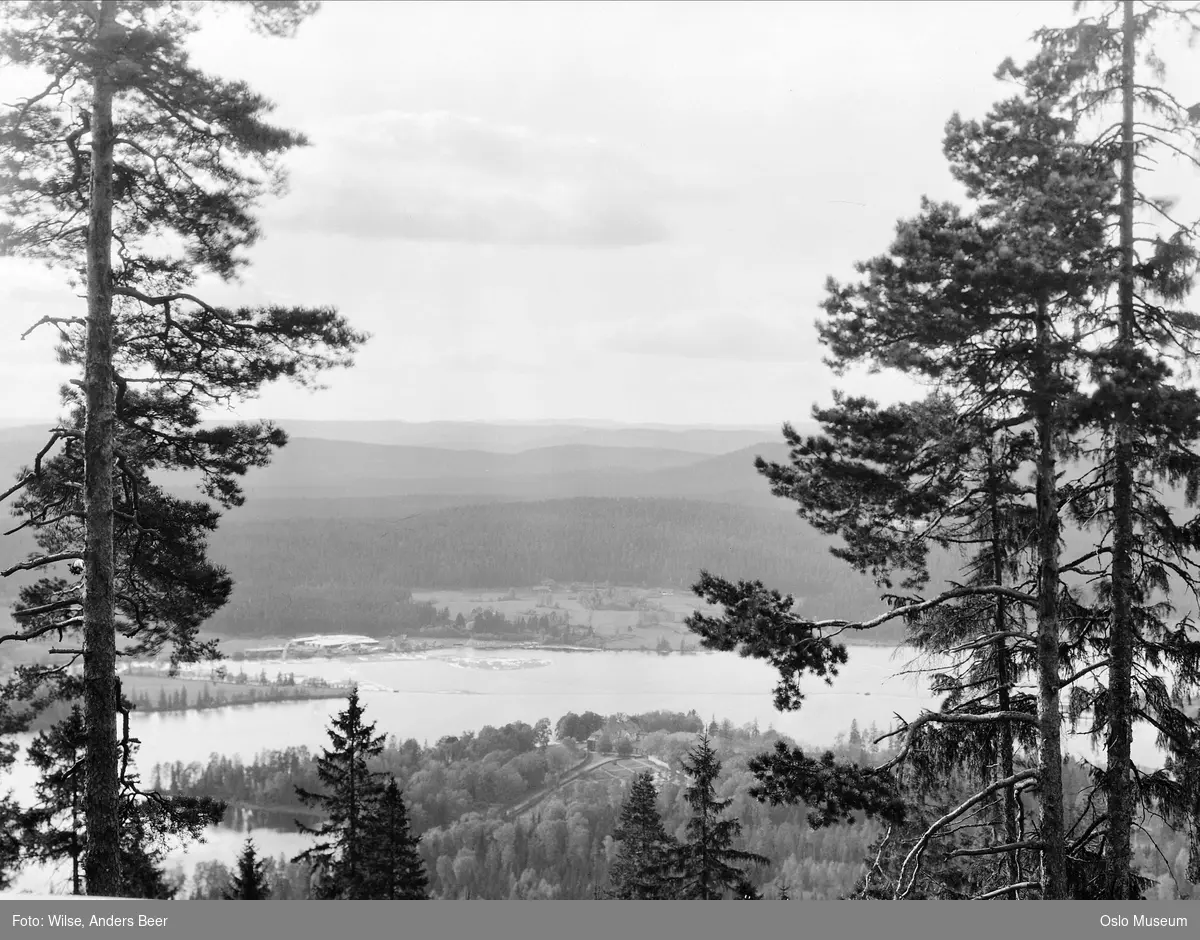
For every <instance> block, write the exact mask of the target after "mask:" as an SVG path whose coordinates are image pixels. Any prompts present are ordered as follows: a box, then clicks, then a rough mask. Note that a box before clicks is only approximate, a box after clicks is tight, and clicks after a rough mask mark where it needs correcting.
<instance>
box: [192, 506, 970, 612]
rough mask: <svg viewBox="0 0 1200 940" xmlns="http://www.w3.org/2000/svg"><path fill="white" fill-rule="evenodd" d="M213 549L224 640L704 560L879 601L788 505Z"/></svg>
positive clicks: (440, 524) (570, 512)
mask: <svg viewBox="0 0 1200 940" xmlns="http://www.w3.org/2000/svg"><path fill="white" fill-rule="evenodd" d="M212 553H213V557H214V558H215V559H218V560H219V561H220V562H221V563H222V564H223V565H225V566H227V567H228V568H229V569H230V571H231V572H232V573H233V576H234V578H235V580H236V582H237V590H236V592H235V593H234V594H233V597H232V598H231V599H230V601H229V603H228V604H227V605H226V606H225V607H224V608H223V609H222V610H221V611H220V612H219V613H218V614H217V615H216V616H215V617H214V618H213V620H212V628H213V629H214V630H217V631H220V632H224V633H230V634H237V633H254V634H268V633H275V634H285V635H286V634H291V633H297V632H301V633H302V632H306V631H307V632H312V631H317V630H324V629H328V628H329V627H330V626H331V625H336V626H338V627H339V628H344V629H345V630H346V631H348V632H362V633H372V634H375V633H378V632H380V631H381V630H383V631H385V632H389V631H395V630H397V629H405V628H411V627H413V626H415V625H425V623H422V618H424V617H426V616H428V615H427V614H425V613H423V612H421V611H419V610H417V609H415V608H413V607H412V606H411V604H410V590H411V589H417V588H493V589H496V588H499V589H507V588H510V587H514V586H526V585H532V584H536V583H538V582H539V581H541V580H542V579H544V578H550V579H553V580H555V581H560V582H568V583H569V582H572V581H609V582H612V583H615V584H625V585H644V586H649V587H671V586H674V587H679V588H682V587H686V586H689V585H691V584H692V583H693V582H694V581H695V577H696V573H697V572H698V571H700V570H701V569H702V568H705V567H712V566H719V567H720V569H721V570H722V571H724V572H727V573H729V574H731V575H737V576H742V577H755V578H765V579H768V580H769V581H770V582H771V583H772V584H775V585H777V586H779V587H780V588H782V589H784V590H788V591H791V592H793V593H795V594H796V596H797V597H798V598H800V599H801V604H802V607H803V609H804V611H805V612H806V613H809V612H811V613H812V614H813V615H814V616H829V615H832V614H833V613H835V612H836V613H837V614H838V615H843V616H845V615H848V616H855V615H862V614H866V613H868V612H870V611H872V610H874V609H875V608H876V607H877V599H878V595H879V591H878V590H877V589H876V588H875V587H874V585H873V584H872V583H871V581H870V579H868V578H866V577H863V576H861V575H859V574H857V573H856V572H854V571H852V570H850V569H849V568H847V566H846V565H844V564H842V563H841V562H839V561H838V560H837V559H836V558H834V557H833V556H832V555H830V553H829V550H828V542H827V541H826V540H824V539H822V538H821V537H820V536H819V535H817V534H815V533H813V532H811V531H809V530H806V529H805V527H804V526H802V525H799V524H798V523H797V521H796V520H795V517H794V516H793V515H792V514H791V513H790V512H787V511H783V510H765V509H752V508H748V507H744V506H734V505H726V504H720V503H707V502H698V501H690V500H672V499H591V498H584V499H570V500H547V501H544V502H531V503H500V504H490V505H484V506H460V507H451V508H444V509H438V510H434V511H430V512H425V513H421V514H418V515H416V516H413V517H411V518H406V519H379V518H376V519H352V520H351V519H338V518H321V519H312V518H308V519H280V520H272V521H253V522H251V521H239V520H237V519H236V518H235V517H231V518H230V519H229V520H228V521H226V522H224V523H223V524H222V527H221V528H220V529H219V530H218V531H217V532H215V533H214V534H213V537H212ZM947 562H949V559H947ZM944 570H945V574H946V575H947V576H950V575H951V574H952V573H953V572H954V571H955V566H954V565H953V564H949V563H947V564H946V565H945V567H944Z"/></svg>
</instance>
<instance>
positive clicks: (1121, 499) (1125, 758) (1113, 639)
mask: <svg viewBox="0 0 1200 940" xmlns="http://www.w3.org/2000/svg"><path fill="white" fill-rule="evenodd" d="M1124 13H1125V23H1124V28H1123V30H1122V34H1121V103H1122V118H1121V271H1120V279H1119V282H1118V297H1117V316H1118V321H1117V349H1116V360H1117V363H1118V364H1119V365H1120V366H1127V365H1128V363H1129V357H1130V354H1131V353H1132V352H1133V343H1134V317H1135V311H1134V293H1133V288H1134V284H1133V265H1134V254H1133V207H1134V188H1133V174H1134V166H1135V155H1136V151H1135V146H1134V137H1133V99H1134V43H1135V42H1136V35H1135V33H1134V21H1133V0H1125V3H1124ZM1132 437H1133V427H1132V414H1131V413H1130V411H1129V409H1127V408H1122V409H1121V411H1120V412H1119V413H1118V414H1117V416H1116V441H1115V446H1114V452H1113V474H1114V479H1113V494H1112V512H1113V559H1112V628H1111V632H1110V634H1109V660H1110V663H1109V667H1108V676H1109V679H1108V714H1109V729H1108V734H1109V737H1108V819H1109V825H1108V830H1109V843H1110V845H1111V849H1110V852H1109V858H1108V863H1109V891H1110V896H1111V897H1113V898H1126V897H1128V896H1129V887H1130V885H1129V864H1130V860H1131V848H1130V839H1129V832H1130V829H1131V828H1132V827H1133V794H1132V791H1131V785H1130V779H1129V762H1130V749H1131V747H1132V744H1133V720H1132V718H1133V716H1132V709H1133V701H1132V697H1131V691H1132V688H1131V676H1132V673H1133V633H1134V628H1133V447H1132Z"/></svg>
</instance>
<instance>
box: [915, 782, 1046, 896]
mask: <svg viewBox="0 0 1200 940" xmlns="http://www.w3.org/2000/svg"><path fill="white" fill-rule="evenodd" d="M1038 773H1039V772H1038V771H1037V770H1036V769H1030V770H1022V771H1019V772H1017V773H1015V774H1013V775H1012V776H1010V777H1005V778H1003V779H1002V780H997V781H995V782H994V783H991V784H989V785H988V786H986V787H984V788H983V789H982V790H980V791H979V792H978V793H976V794H974V795H973V796H970V797H968V798H967V799H966V800H964V801H963V802H962V803H960V804H959V805H958V806H956V807H955V808H954V809H952V810H950V812H948V813H946V814H945V815H944V816H942V817H941V818H940V819H937V820H936V821H934V823H933V824H932V825H931V826H929V828H928V829H926V830H925V832H924V833H922V835H921V838H920V839H918V840H917V844H916V845H914V846H913V847H912V850H911V851H910V852H909V853H908V855H907V856H905V859H904V861H903V862H902V863H901V865H900V873H899V875H897V882H898V884H897V892H896V895H895V896H896V898H897V900H902V899H904V898H905V897H907V896H908V894H909V893H910V892H911V891H912V889H913V886H914V885H915V884H916V882H917V875H918V873H919V871H920V861H921V856H922V855H924V853H925V849H926V847H928V845H929V841H930V840H931V839H932V838H933V837H934V836H935V835H936V834H937V833H938V832H939V831H940V830H941V829H943V828H944V827H945V826H948V825H949V824H950V823H952V822H954V820H956V819H957V818H958V817H959V816H961V815H963V813H965V812H967V811H968V810H969V809H971V807H973V806H974V805H975V804H976V803H979V802H981V801H983V800H985V799H987V798H988V797H989V796H991V795H992V794H993V793H995V792H997V791H999V790H1003V789H1005V788H1007V787H1011V786H1013V785H1014V784H1017V783H1020V782H1021V781H1023V780H1032V779H1034V778H1036V777H1037V776H1038ZM910 863H912V864H913V872H912V877H911V879H910V880H909V882H908V887H907V888H905V889H904V890H903V891H900V890H899V886H900V885H903V884H904V873H905V872H906V871H907V870H908V867H909V864H910Z"/></svg>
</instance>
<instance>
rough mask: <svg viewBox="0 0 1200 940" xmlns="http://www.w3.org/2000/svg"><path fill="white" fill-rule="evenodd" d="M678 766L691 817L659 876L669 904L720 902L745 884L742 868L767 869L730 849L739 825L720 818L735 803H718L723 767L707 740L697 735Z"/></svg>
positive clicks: (753, 856) (755, 859)
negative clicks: (666, 887)
mask: <svg viewBox="0 0 1200 940" xmlns="http://www.w3.org/2000/svg"><path fill="white" fill-rule="evenodd" d="M682 764H683V770H684V773H686V774H687V775H688V776H689V777H690V778H691V783H690V784H689V785H688V788H687V790H686V791H685V795H686V799H687V802H688V805H689V806H690V807H691V809H692V815H691V818H690V819H688V821H687V839H686V841H684V842H683V843H681V844H678V845H674V846H671V847H670V848H668V850H667V852H666V856H667V861H666V864H665V865H664V866H663V868H662V869H660V871H662V873H663V874H664V875H666V876H667V879H666V880H667V882H668V884H669V885H670V892H671V896H672V897H673V898H676V899H680V900H685V899H700V900H705V901H714V900H719V899H721V898H723V897H725V896H726V895H727V894H729V893H730V892H736V891H737V890H739V889H741V888H743V887H744V886H745V885H746V884H747V881H746V872H745V871H744V867H743V866H745V865H747V864H754V865H765V864H767V861H768V860H767V859H766V858H765V857H763V856H762V855H756V854H755V853H753V852H744V851H742V850H741V849H735V848H734V847H733V840H734V839H735V838H736V837H737V836H738V834H739V833H740V832H741V831H742V824H741V823H740V822H739V821H738V820H736V819H724V818H722V817H721V814H722V813H723V812H725V810H727V809H728V808H729V806H730V804H731V803H732V802H733V801H732V800H721V799H718V798H717V795H716V781H717V778H718V777H719V776H720V774H721V761H720V759H719V758H718V757H717V753H716V751H714V750H713V749H712V746H711V743H710V741H709V737H708V735H707V734H701V736H700V740H699V742H698V743H697V744H696V746H695V747H693V748H692V749H691V750H690V751H688V756H687V757H685V758H684V759H683V761H682ZM738 862H740V863H742V864H741V865H738V864H735V863H738Z"/></svg>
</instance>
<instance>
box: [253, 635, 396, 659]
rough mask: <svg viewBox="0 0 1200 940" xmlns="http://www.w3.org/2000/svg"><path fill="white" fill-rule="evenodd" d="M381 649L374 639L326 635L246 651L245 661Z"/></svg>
mask: <svg viewBox="0 0 1200 940" xmlns="http://www.w3.org/2000/svg"><path fill="white" fill-rule="evenodd" d="M382 648H383V646H382V644H381V643H380V642H379V640H377V639H375V638H374V637H369V636H360V635H357V634H352V633H326V634H317V635H314V636H300V637H296V638H295V639H292V640H288V641H287V643H285V644H284V645H283V646H263V647H259V648H257V649H249V650H246V658H247V659H273V658H275V657H276V656H278V657H279V658H281V659H287V658H288V656H297V657H306V656H344V655H353V654H358V653H375V652H378V651H379V650H381V649H382Z"/></svg>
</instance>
